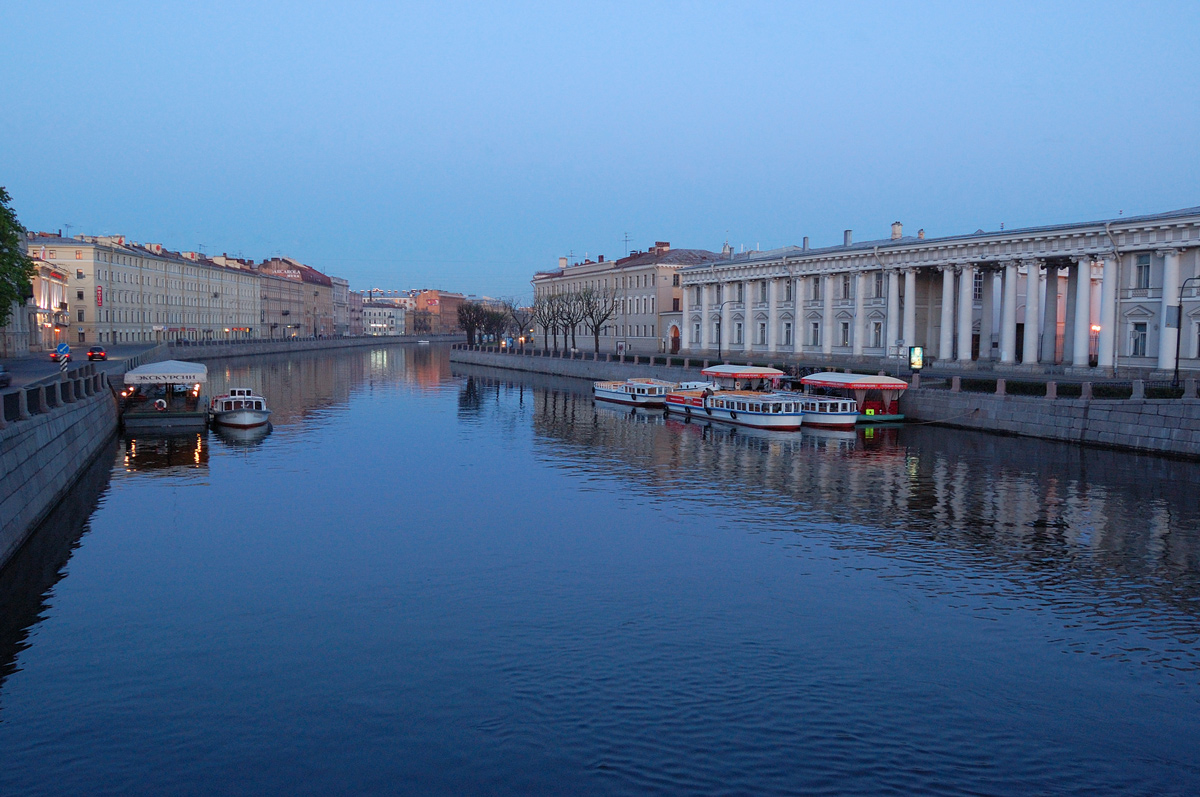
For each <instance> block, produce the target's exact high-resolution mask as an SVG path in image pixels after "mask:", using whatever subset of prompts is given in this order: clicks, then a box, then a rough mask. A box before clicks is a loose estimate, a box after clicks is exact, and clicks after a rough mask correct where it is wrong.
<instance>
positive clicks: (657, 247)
mask: <svg viewBox="0 0 1200 797" xmlns="http://www.w3.org/2000/svg"><path fill="white" fill-rule="evenodd" d="M670 251H671V242H670V241H655V242H654V254H656V255H665V254H666V253H667V252H670Z"/></svg>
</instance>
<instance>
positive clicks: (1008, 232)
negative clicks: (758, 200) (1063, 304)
mask: <svg viewBox="0 0 1200 797" xmlns="http://www.w3.org/2000/svg"><path fill="white" fill-rule="evenodd" d="M1188 216H1200V207H1192V208H1182V209H1180V210H1170V211H1166V212H1164V213H1150V214H1146V215H1142V216H1119V217H1117V218H1115V219H1102V220H1100V221H1078V222H1069V223H1067V224H1047V225H1043V226H1039V227H1013V228H1010V229H1005V230H991V231H986V230H977V231H975V232H971V233H965V234H961V235H945V236H942V237H940V238H929V237H926V238H917V237H915V236H912V235H905V236H902V237H900V238H880V239H876V240H874V241H858V242H855V243H852V244H850V245H849V246H846V245H844V244H839V245H836V246H823V247H819V248H811V249H804V248H803V247H799V246H783V247H780V248H778V249H771V250H769V251H766V252H751V253H748V255H741V256H738V255H734V256H733V257H729V258H720V262H719V263H715V264H714V265H725V264H729V265H735V264H741V263H766V262H771V261H775V260H780V259H782V258H785V257H801V256H803V257H809V256H813V255H816V256H820V255H832V254H841V253H844V252H861V251H868V252H869V251H871V250H873V249H875V248H876V247H878V248H879V249H887V248H889V247H895V246H910V245H913V244H918V245H922V246H925V245H934V246H937V245H944V244H946V243H948V242H952V241H971V240H975V239H979V238H996V237H1000V236H1002V237H1004V238H1023V237H1028V236H1030V235H1040V234H1045V233H1059V232H1067V231H1070V230H1076V229H1086V228H1097V227H1104V226H1105V225H1107V224H1121V225H1126V226H1127V225H1130V224H1133V225H1138V224H1146V223H1154V222H1163V221H1170V220H1172V219H1179V218H1186V217H1188ZM694 268H696V266H689V267H685V270H687V269H694Z"/></svg>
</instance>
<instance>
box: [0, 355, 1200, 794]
mask: <svg viewBox="0 0 1200 797" xmlns="http://www.w3.org/2000/svg"><path fill="white" fill-rule="evenodd" d="M210 373H211V375H212V383H211V385H210V387H211V388H213V389H220V388H224V387H228V386H248V387H253V388H256V389H258V390H260V391H261V392H263V393H264V394H265V395H266V396H267V398H268V399H269V401H270V404H271V406H272V407H273V408H274V410H275V413H274V428H273V429H272V430H271V431H270V433H269V434H267V435H265V436H257V437H255V436H247V435H241V436H237V437H235V436H230V435H222V434H218V433H208V434H204V435H192V436H190V437H182V438H176V439H172V440H164V439H154V438H143V437H139V438H122V439H120V440H118V441H116V442H114V443H113V445H112V447H111V449H110V450H109V451H108V452H107V453H106V455H105V456H104V458H103V459H102V460H101V461H99V462H97V463H96V464H95V465H94V466H93V467H92V468H91V470H90V471H89V472H88V473H87V474H85V476H84V478H83V479H82V480H81V482H80V484H79V485H78V487H77V488H76V490H75V492H74V494H73V495H72V496H71V498H70V500H68V501H67V502H65V503H64V505H63V506H62V507H60V509H59V510H58V511H57V512H56V513H55V515H54V516H53V517H52V518H50V520H49V521H48V522H47V524H46V525H45V527H43V528H42V529H41V530H40V531H39V533H38V535H37V536H36V537H35V539H34V540H33V541H32V542H31V544H30V545H29V546H27V548H26V549H24V550H23V551H22V553H21V556H20V557H19V558H18V560H16V561H15V562H14V563H13V565H12V566H11V567H9V568H7V569H6V570H5V572H4V573H3V575H2V578H0V794H14V795H16V794H20V795H39V794H81V795H82V794H87V795H103V794H154V795H161V794H213V793H221V794H264V793H284V794H467V793H486V794H510V795H518V794H520V795H524V794H554V793H559V794H578V793H589V794H709V793H712V794H789V793H796V794H853V793H858V794H889V793H890V794H915V793H920V794H963V793H971V794H1029V793H1062V794H1089V795H1091V794H1155V795H1158V794H1196V793H1200V578H1198V576H1200V509H1198V508H1197V507H1198V501H1197V496H1200V467H1198V466H1197V465H1195V464H1192V463H1186V462H1179V461H1171V460H1165V459H1157V458H1153V457H1142V456H1136V455H1130V454H1123V453H1115V452H1109V451H1101V450H1087V449H1081V448H1076V447H1071V446H1065V445H1058V444H1050V443H1042V442H1037V441H1030V440H1021V439H1016V438H1006V437H998V436H988V435H982V434H976V433H968V432H961V431H953V430H945V429H938V428H934V427H930V426H909V427H905V428H903V429H882V428H881V429H875V430H866V431H863V430H860V431H858V432H857V433H848V434H847V433H823V434H809V433H806V432H805V433H799V434H783V433H774V434H766V433H763V434H755V433H749V432H740V431H739V432H730V431H729V430H727V429H722V428H707V427H704V426H701V425H699V424H685V423H682V422H679V421H676V420H673V419H664V418H663V417H662V416H661V414H654V413H642V414H631V413H629V412H625V411H620V410H615V409H608V408H606V407H597V406H594V405H593V403H592V400H591V398H590V395H589V393H588V389H589V386H588V385H587V383H584V382H578V381H573V380H559V379H553V378H550V377H538V376H528V375H522V374H517V373H512V372H503V371H489V370H487V369H481V368H477V367H466V366H457V365H451V364H450V362H449V359H448V355H447V351H446V350H444V349H441V348H438V347H432V348H430V347H419V348H418V347H404V346H391V347H381V348H378V349H375V350H361V351H355V350H351V351H345V352H339V353H336V354H313V355H296V356H292V357H280V358H275V359H271V358H265V359H263V360H262V361H260V362H256V363H254V364H251V363H249V362H244V361H240V360H229V361H220V362H213V363H210Z"/></svg>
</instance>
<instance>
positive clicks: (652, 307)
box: [650, 296, 655, 314]
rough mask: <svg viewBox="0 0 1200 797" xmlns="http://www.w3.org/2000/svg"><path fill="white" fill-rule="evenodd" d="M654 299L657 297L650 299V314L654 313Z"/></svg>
mask: <svg viewBox="0 0 1200 797" xmlns="http://www.w3.org/2000/svg"><path fill="white" fill-rule="evenodd" d="M654 299H655V297H653V296H651V297H650V313H651V314H653V313H654Z"/></svg>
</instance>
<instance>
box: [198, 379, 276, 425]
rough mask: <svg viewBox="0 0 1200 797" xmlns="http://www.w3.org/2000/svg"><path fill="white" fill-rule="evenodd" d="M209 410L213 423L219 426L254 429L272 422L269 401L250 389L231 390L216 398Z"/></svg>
mask: <svg viewBox="0 0 1200 797" xmlns="http://www.w3.org/2000/svg"><path fill="white" fill-rule="evenodd" d="M209 409H210V410H211V411H212V419H213V423H214V424H216V425H218V426H232V427H235V428H238V429H253V428H254V427H256V426H265V425H266V424H267V421H269V420H271V411H270V410H269V409H267V400H266V399H265V398H263V397H262V396H258V395H255V393H254V391H253V390H251V389H250V388H248V387H234V388H230V389H229V392H228V393H227V394H225V395H223V396H217V397H216V398H214V399H213V400H212V405H211V406H210V407H209Z"/></svg>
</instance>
